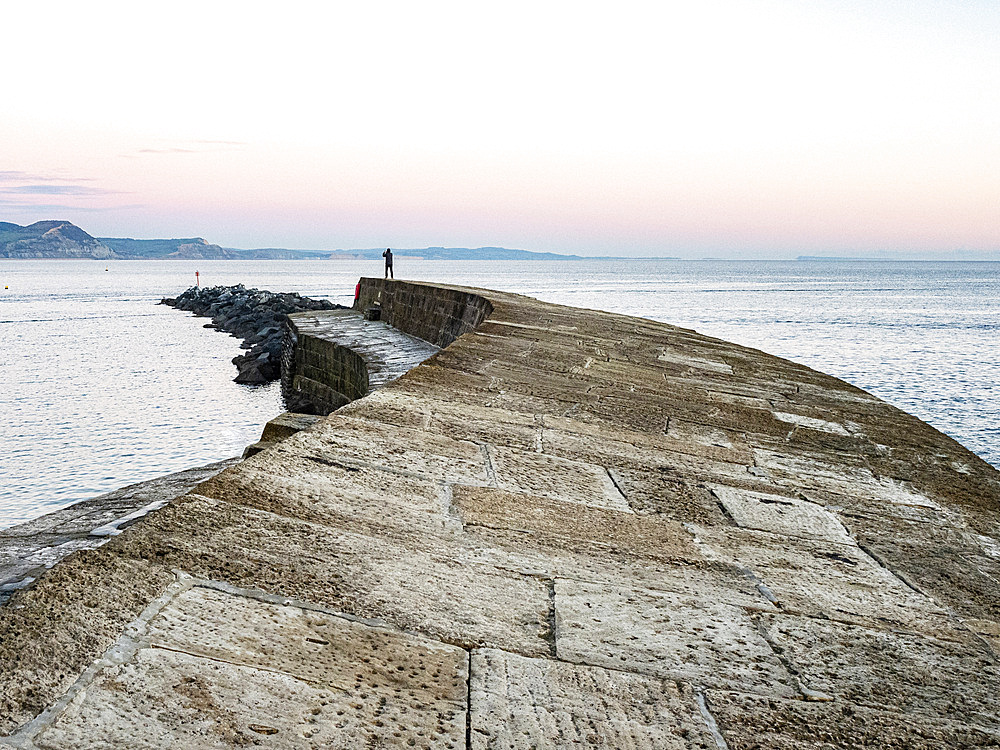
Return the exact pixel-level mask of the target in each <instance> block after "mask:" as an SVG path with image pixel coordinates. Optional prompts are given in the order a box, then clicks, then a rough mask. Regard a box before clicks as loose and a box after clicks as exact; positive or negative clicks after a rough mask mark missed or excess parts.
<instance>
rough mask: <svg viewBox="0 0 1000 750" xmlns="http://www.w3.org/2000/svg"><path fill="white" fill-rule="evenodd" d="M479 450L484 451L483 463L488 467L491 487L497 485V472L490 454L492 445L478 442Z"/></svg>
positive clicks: (487, 478)
mask: <svg viewBox="0 0 1000 750" xmlns="http://www.w3.org/2000/svg"><path fill="white" fill-rule="evenodd" d="M477 445H479V450H480V451H482V453H483V464H484V466H485V467H486V480H487V482H488V484H489V486H490V487H496V486H497V473H496V470H495V469H494V468H493V458H492V456H490V446H489V444H488V443H477Z"/></svg>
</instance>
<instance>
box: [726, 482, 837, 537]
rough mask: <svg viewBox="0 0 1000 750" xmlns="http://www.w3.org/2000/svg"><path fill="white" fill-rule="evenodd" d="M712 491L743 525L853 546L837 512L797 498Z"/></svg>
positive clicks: (734, 488)
mask: <svg viewBox="0 0 1000 750" xmlns="http://www.w3.org/2000/svg"><path fill="white" fill-rule="evenodd" d="M712 492H713V493H714V494H715V496H716V497H718V498H719V501H720V502H721V503H722V505H723V506H724V507H725V508H726V510H727V511H728V512H729V515H730V516H732V518H733V520H735V521H736V523H738V524H739V525H740V526H743V527H745V528H750V529H760V530H761V531H770V532H772V533H774V534H787V535H789V536H807V537H816V538H819V539H825V540H827V541H830V542H835V543H839V544H851V543H852V540H851V537H850V535H849V534H848V533H847V529H845V528H844V525H843V524H842V523H841V522H840V519H838V518H837V516H836V515H835V514H834V513H831V512H830V511H828V510H826V509H825V508H823V507H821V506H819V505H816V504H815V503H810V502H806V501H804V500H800V499H798V498H794V497H787V496H784V495H772V494H769V493H764V492H750V491H748V490H743V489H739V488H738V487H726V486H725V485H718V484H717V485H712Z"/></svg>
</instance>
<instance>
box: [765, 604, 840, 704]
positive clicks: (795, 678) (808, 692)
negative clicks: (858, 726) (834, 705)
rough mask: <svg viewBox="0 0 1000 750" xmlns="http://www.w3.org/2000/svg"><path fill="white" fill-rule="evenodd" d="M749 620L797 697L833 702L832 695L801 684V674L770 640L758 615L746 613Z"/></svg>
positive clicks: (780, 648) (779, 647) (781, 650)
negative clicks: (788, 680)
mask: <svg viewBox="0 0 1000 750" xmlns="http://www.w3.org/2000/svg"><path fill="white" fill-rule="evenodd" d="M748 614H749V616H750V619H751V620H752V621H753V623H754V625H755V626H756V628H757V632H758V633H759V634H760V637H761V638H763V639H764V642H765V643H766V644H767V646H768V648H770V649H771V653H773V654H774V656H775V658H777V660H778V661H779V662H781V666H783V667H784V668H785V671H786V672H788V675H789V677H791V678H792V682H793V684H794V685H795V689H796V690H798V691H799V695H800V696H801V698H802V700H804V701H820V702H827V701H832V700H834V697H833V696H832V695H827V694H826V693H823V692H821V691H819V690H813V689H811V688H810V687H808V686H807V685H806V684H805V683H803V682H802V677H801V674H800V672H799V670H798V668H797V667H796V666H795V664H794V663H793V662H792V660H791V659H789V658H788V657H787V656H786V655H785V649H783V648H782V647H781V646H779V645H778V644H777V643H775V642H774V640H773V639H772V638H771V633H770V632H769V631H768V629H767V625H765V624H764V621H763V618H762V617H761V616H760V615H759V614H754V613H748Z"/></svg>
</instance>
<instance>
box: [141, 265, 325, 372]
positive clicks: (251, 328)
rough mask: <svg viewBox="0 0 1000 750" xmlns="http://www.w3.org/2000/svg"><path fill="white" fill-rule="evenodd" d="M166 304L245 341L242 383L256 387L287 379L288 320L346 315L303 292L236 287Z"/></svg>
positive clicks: (201, 291)
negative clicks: (314, 314) (306, 314)
mask: <svg viewBox="0 0 1000 750" xmlns="http://www.w3.org/2000/svg"><path fill="white" fill-rule="evenodd" d="M160 304H163V305H169V306H171V307H176V308H177V309H178V310H187V311H189V312H193V313H194V314H195V315H201V316H205V317H210V318H211V319H212V322H211V323H208V324H206V327H207V328H216V329H218V330H220V331H226V332H227V333H231V334H233V335H234V336H237V337H239V338H242V339H243V344H242V346H243V348H244V349H249V351H248V352H247V353H246V354H241V355H239V356H237V357H234V358H233V364H234V365H236V368H237V369H238V370H239V374H238V375H237V376H236V377H235V378H234V380H235V381H236V382H237V383H246V384H250V385H256V384H261V383H269V382H271V381H272V380H277V379H278V378H279V377H281V342H282V338H283V337H284V331H285V327H286V325H287V322H288V316H289V315H290V314H292V313H300V312H308V311H315V310H342V309H344V307H343V305H337V304H334V303H333V302H329V301H327V300H323V299H312V298H310V297H302V296H301V295H299V294H298V293H297V292H288V293H277V292H269V291H267V290H266V289H247V288H246V287H245V286H243V285H242V284H237V285H236V286H214V287H204V288H203V287H196V286H193V287H191V288H190V289H188V290H187V291H185V292H184V293H183V294H181V295H180V296H179V297H165V298H163V299H162V300H160Z"/></svg>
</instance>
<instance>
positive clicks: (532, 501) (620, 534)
mask: <svg viewBox="0 0 1000 750" xmlns="http://www.w3.org/2000/svg"><path fill="white" fill-rule="evenodd" d="M452 496H453V502H454V503H455V506H456V507H457V508H458V510H459V513H460V514H461V516H462V520H463V521H464V523H466V524H471V525H478V526H487V527H490V528H495V529H509V530H511V531H534V532H543V533H545V534H551V535H554V536H559V537H565V538H567V539H573V540H581V541H589V542H594V543H597V544H602V545H607V546H609V547H611V548H614V549H618V550H628V552H629V553H631V554H634V555H637V556H642V557H649V558H653V559H660V560H677V559H688V560H695V559H700V557H701V556H700V554H699V553H698V552H696V550H695V547H694V544H693V543H692V536H691V534H690V532H688V531H687V530H685V529H684V528H683V527H682V526H681V525H680V524H679V523H677V522H676V521H670V520H668V519H663V518H658V517H656V516H638V515H636V514H635V513H632V512H623V511H619V510H612V509H609V508H600V507H591V506H585V505H584V506H581V505H580V504H577V503H568V502H563V501H560V500H553V499H551V498H547V497H540V496H537V495H526V494H524V493H519V492H507V491H504V490H495V489H491V488H485V487H462V486H458V485H456V486H455V487H454V488H453V489H452Z"/></svg>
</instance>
